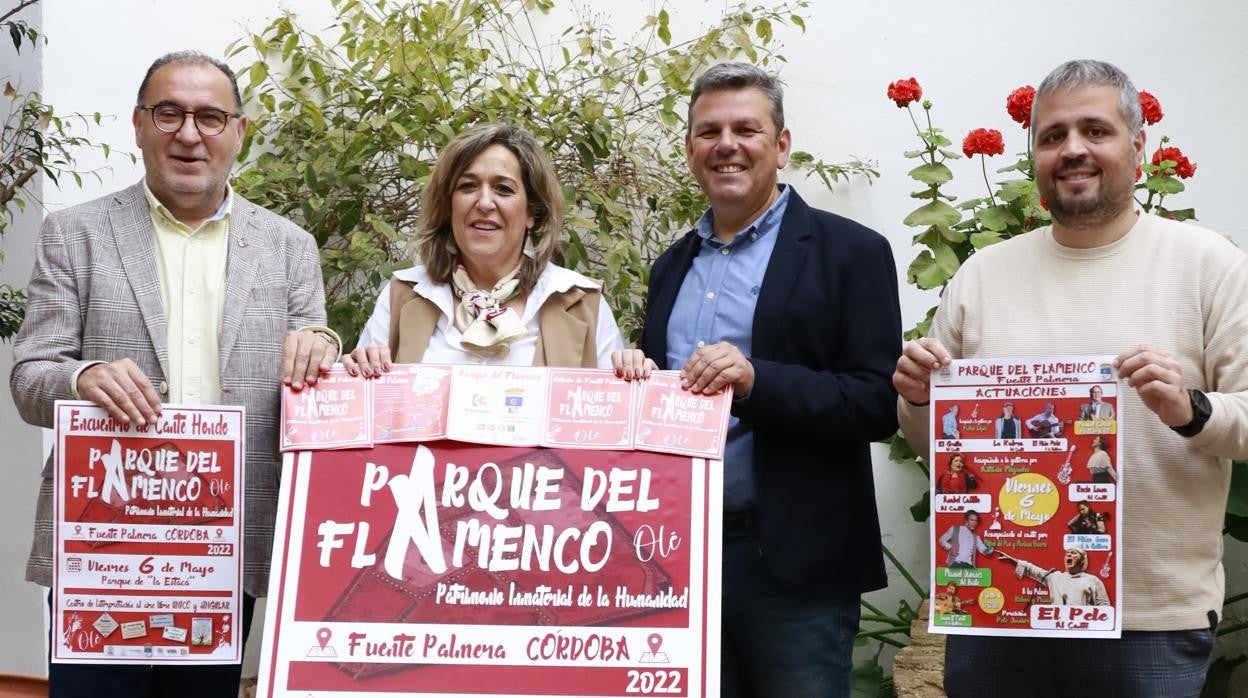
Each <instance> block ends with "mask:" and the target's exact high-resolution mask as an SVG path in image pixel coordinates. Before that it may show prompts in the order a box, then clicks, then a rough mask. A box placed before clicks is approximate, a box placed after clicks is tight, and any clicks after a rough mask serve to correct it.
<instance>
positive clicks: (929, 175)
mask: <svg viewBox="0 0 1248 698" xmlns="http://www.w3.org/2000/svg"><path fill="white" fill-rule="evenodd" d="M909 175H910V177H911V179H917V180H919V181H920V182H922V183H924V184H944V183H945V182H948V181H949V180H951V179H953V172H952V171H951V170H950V169H949V168H948V167H947V166H946V165H945V164H944V163H940V162H928V163H924V164H922V165H919V166H918V167H916V168H914V169H913V170H910V172H909ZM959 218H961V216H959Z"/></svg>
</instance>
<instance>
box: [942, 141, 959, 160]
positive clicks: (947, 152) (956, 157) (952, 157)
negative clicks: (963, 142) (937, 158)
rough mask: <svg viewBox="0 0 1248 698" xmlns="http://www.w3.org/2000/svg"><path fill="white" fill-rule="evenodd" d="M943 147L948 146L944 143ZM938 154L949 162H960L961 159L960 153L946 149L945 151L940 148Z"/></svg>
mask: <svg viewBox="0 0 1248 698" xmlns="http://www.w3.org/2000/svg"><path fill="white" fill-rule="evenodd" d="M945 145H948V143H946V144H945ZM940 154H941V155H944V156H945V157H947V158H949V159H950V160H961V159H962V153H959V152H958V151H956V150H947V149H945V148H941V149H940Z"/></svg>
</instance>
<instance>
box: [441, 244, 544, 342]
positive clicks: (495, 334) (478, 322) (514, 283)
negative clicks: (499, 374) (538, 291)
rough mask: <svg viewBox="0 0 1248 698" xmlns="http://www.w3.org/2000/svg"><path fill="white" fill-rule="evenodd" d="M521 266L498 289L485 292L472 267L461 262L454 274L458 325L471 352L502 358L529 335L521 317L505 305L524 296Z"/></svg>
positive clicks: (452, 276)
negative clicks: (472, 276)
mask: <svg viewBox="0 0 1248 698" xmlns="http://www.w3.org/2000/svg"><path fill="white" fill-rule="evenodd" d="M520 266H521V265H516V268H515V269H512V270H511V272H510V273H508V274H507V275H506V276H504V277H503V278H501V279H499V280H498V283H496V284H494V288H492V289H490V290H489V291H483V290H481V289H479V288H477V287H476V285H475V284H473V282H472V279H471V278H469V276H468V270H467V269H464V265H462V264H460V265H457V266H456V267H455V273H453V274H451V288H452V290H453V291H454V293H455V298H456V300H457V301H458V302H457V303H456V304H455V328H456V329H458V330H459V332H460V334H461V335H463V339H462V340H461V341H460V345H461V346H463V348H464V349H467V350H468V351H470V352H472V353H474V354H479V355H481V356H486V357H490V358H496V359H501V358H503V357H505V356H507V353H508V352H509V351H510V350H511V348H510V347H509V346H508V345H510V344H511V343H512V342H514V341H516V340H518V339H520V338H522V337H524V336H525V335H527V334H528V330H527V329H525V327H524V323H523V322H522V321H521V320H520V316H519V315H517V314H516V311H515V310H513V309H511V308H504V307H503V304H504V303H506V302H507V301H510V300H512V299H513V298H515V297H516V296H518V295H520Z"/></svg>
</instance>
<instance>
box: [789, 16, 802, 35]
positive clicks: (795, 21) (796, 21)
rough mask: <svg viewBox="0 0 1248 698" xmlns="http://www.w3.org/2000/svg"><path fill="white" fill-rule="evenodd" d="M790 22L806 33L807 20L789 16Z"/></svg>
mask: <svg viewBox="0 0 1248 698" xmlns="http://www.w3.org/2000/svg"><path fill="white" fill-rule="evenodd" d="M789 21H790V22H792V23H793V24H795V25H796V26H797V28H798V29H801V30H802V31H803V32H805V31H806V20H804V19H802V18H801V16H799V15H789Z"/></svg>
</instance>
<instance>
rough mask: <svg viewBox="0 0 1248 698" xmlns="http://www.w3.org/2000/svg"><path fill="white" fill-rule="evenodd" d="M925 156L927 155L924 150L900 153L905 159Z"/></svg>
mask: <svg viewBox="0 0 1248 698" xmlns="http://www.w3.org/2000/svg"><path fill="white" fill-rule="evenodd" d="M926 154H927V151H926V150H907V151H906V152H904V153H902V155H904V156H906V157H907V158H920V157H923V156H924V155H926Z"/></svg>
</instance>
